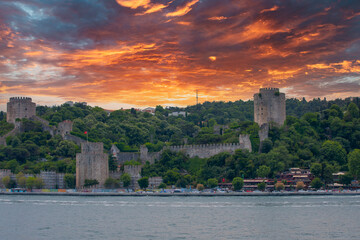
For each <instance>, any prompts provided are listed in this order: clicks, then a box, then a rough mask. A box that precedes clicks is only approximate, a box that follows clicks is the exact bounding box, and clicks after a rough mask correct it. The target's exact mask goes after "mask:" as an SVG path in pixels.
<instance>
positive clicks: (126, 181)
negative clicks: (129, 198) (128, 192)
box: [121, 173, 131, 188]
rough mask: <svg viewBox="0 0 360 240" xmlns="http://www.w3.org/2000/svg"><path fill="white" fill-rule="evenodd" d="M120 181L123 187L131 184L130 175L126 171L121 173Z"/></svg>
mask: <svg viewBox="0 0 360 240" xmlns="http://www.w3.org/2000/svg"><path fill="white" fill-rule="evenodd" d="M121 181H122V183H123V187H124V188H128V187H129V186H130V184H131V176H130V174H128V173H124V174H123V175H121Z"/></svg>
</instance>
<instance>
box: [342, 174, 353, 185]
mask: <svg viewBox="0 0 360 240" xmlns="http://www.w3.org/2000/svg"><path fill="white" fill-rule="evenodd" d="M353 179H354V178H353V176H352V175H351V174H350V173H346V174H344V175H341V176H340V179H339V180H340V181H339V182H340V183H341V184H344V185H346V186H348V185H350V184H351V181H352V180H353Z"/></svg>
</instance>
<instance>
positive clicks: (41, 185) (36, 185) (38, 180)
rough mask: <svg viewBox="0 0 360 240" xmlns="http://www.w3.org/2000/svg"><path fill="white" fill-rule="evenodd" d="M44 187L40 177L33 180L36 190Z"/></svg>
mask: <svg viewBox="0 0 360 240" xmlns="http://www.w3.org/2000/svg"><path fill="white" fill-rule="evenodd" d="M43 186H44V181H43V180H42V178H40V177H36V178H35V180H34V187H35V188H37V189H41V188H42V187H43Z"/></svg>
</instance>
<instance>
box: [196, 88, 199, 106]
mask: <svg viewBox="0 0 360 240" xmlns="http://www.w3.org/2000/svg"><path fill="white" fill-rule="evenodd" d="M198 104H199V96H198V90H196V105H198Z"/></svg>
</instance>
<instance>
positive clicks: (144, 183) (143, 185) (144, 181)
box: [138, 177, 149, 189]
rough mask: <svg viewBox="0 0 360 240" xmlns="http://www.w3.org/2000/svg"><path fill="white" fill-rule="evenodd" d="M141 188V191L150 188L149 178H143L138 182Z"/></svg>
mask: <svg viewBox="0 0 360 240" xmlns="http://www.w3.org/2000/svg"><path fill="white" fill-rule="evenodd" d="M138 183H139V187H140V188H141V189H146V188H147V187H148V186H149V178H148V177H142V178H140V179H139V180H138Z"/></svg>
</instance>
